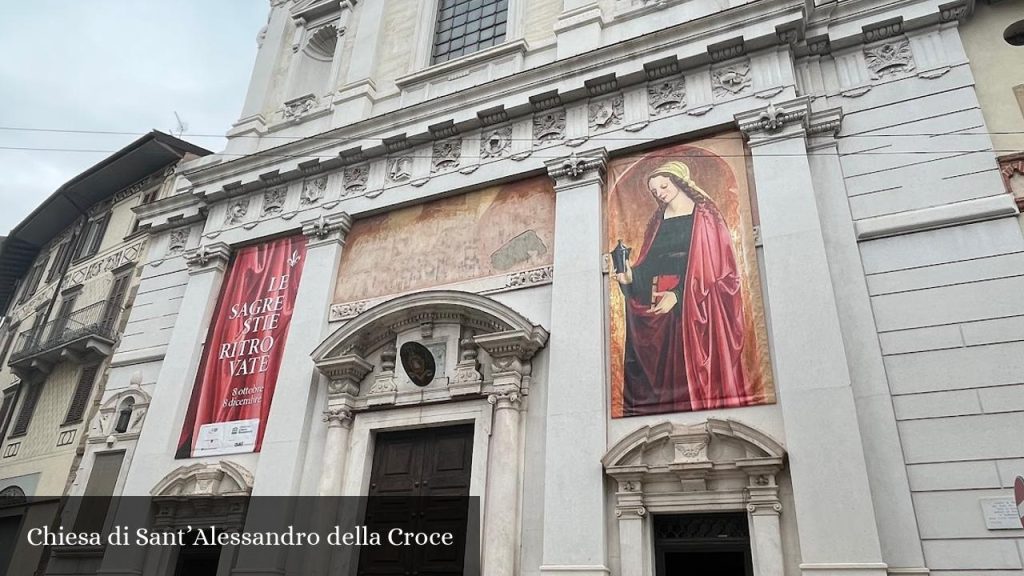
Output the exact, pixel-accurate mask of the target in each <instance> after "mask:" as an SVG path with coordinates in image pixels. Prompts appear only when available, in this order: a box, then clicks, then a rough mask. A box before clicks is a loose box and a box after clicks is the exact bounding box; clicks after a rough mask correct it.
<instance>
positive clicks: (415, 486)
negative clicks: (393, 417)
mask: <svg viewBox="0 0 1024 576" xmlns="http://www.w3.org/2000/svg"><path fill="white" fill-rule="evenodd" d="M472 457H473V426H472V425H464V426H449V427H444V428H421V429H417V430H404V431H401V432H386V433H381V434H378V435H377V438H376V441H375V448H374V454H373V467H372V469H371V472H370V490H369V498H368V499H367V504H366V519H365V525H366V526H367V529H368V530H369V531H370V532H378V533H380V534H381V537H382V538H385V539H386V537H387V534H388V532H389V531H391V530H393V529H395V528H398V529H401V530H402V531H404V532H423V533H435V532H441V533H444V532H451V533H452V534H453V535H454V541H455V545H451V546H422V545H416V546H401V547H392V546H388V545H387V542H384V544H385V545H384V546H379V547H376V546H374V547H363V548H362V549H361V550H360V554H359V574H361V575H367V576H371V575H373V576H385V575H392V574H402V575H407V574H424V575H426V574H430V575H433V576H448V575H451V576H455V575H461V574H462V573H463V562H464V558H465V554H466V536H467V523H468V520H469V511H470V509H471V507H470V501H469V481H470V468H471V466H472Z"/></svg>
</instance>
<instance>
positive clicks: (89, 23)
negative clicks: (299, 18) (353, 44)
mask: <svg viewBox="0 0 1024 576" xmlns="http://www.w3.org/2000/svg"><path fill="white" fill-rule="evenodd" d="M269 10H270V4H269V2H268V1H267V0H32V1H31V2H15V1H11V0H0V54H3V55H4V56H3V58H0V236H4V235H6V234H7V233H8V232H9V231H10V229H11V228H13V227H14V226H15V225H17V224H18V222H20V221H21V220H22V219H23V218H24V217H25V216H27V215H28V213H29V212H31V211H32V209H33V208H35V207H36V206H37V205H38V204H39V203H40V202H41V201H42V200H43V199H44V198H46V197H47V196H48V195H49V194H50V193H52V192H53V191H54V190H55V189H57V187H59V186H60V185H61V184H63V183H64V182H66V181H67V180H69V179H71V178H72V177H74V176H75V175H77V174H78V173H80V172H82V171H83V170H85V169H86V168H88V167H89V166H92V165H93V164H95V163H97V162H99V161H100V160H102V159H103V158H105V157H106V156H108V155H109V152H113V151H116V150H118V149H120V148H121V147H123V146H125V145H126V144H128V143H130V142H131V141H132V140H135V139H136V138H138V137H139V136H140V135H142V134H144V133H146V132H148V131H150V130H152V129H157V130H162V131H165V132H169V131H171V130H172V129H173V128H174V127H175V123H176V122H175V119H174V113H175V112H177V113H178V114H179V115H180V116H181V117H182V119H183V120H184V121H185V122H186V123H187V124H188V130H187V131H186V132H185V134H184V135H183V136H182V137H183V138H184V139H185V140H188V141H190V142H193V143H195V144H198V145H199V146H203V147H205V148H207V149H210V150H213V151H215V152H216V151H219V150H221V149H223V146H224V140H223V138H221V137H201V136H198V135H200V134H216V135H221V134H224V133H225V132H226V131H227V129H228V128H229V127H230V126H231V123H232V122H234V121H235V120H237V119H238V115H239V112H240V111H241V109H242V101H243V99H244V98H245V90H246V88H247V86H248V82H249V75H250V73H251V72H252V65H253V61H254V60H255V58H256V35H257V33H258V32H259V30H260V28H262V27H263V25H264V24H265V23H266V20H267V14H268V13H269ZM11 127H14V128H40V129H56V130H87V131H108V132H109V131H113V132H126V133H128V134H118V135H102V134H70V133H60V132H27V131H16V130H8V129H7V128H11ZM11 147H15V148H65V149H67V148H72V149H89V150H104V151H108V152H107V153H86V152H46V151H38V150H10V149H8V148H11Z"/></svg>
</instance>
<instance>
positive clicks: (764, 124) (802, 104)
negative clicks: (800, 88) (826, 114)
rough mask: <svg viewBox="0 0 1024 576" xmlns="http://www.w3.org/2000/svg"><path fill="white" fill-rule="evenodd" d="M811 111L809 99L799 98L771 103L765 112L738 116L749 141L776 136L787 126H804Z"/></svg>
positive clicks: (755, 111) (741, 127) (758, 111)
mask: <svg viewBox="0 0 1024 576" xmlns="http://www.w3.org/2000/svg"><path fill="white" fill-rule="evenodd" d="M808 111H809V102H808V101H807V98H797V99H796V100H790V101H788V102H780V103H779V104H778V105H776V104H775V103H774V102H769V103H768V106H767V107H766V108H764V109H763V110H754V111H751V112H744V113H742V114H737V115H736V122H737V123H738V124H739V126H740V130H741V131H742V132H743V134H744V136H746V137H747V138H748V139H754V138H756V137H765V136H774V135H776V134H778V133H779V132H781V131H782V129H783V128H785V127H786V126H787V125H794V124H799V125H802V124H803V121H804V119H805V118H806V117H807V114H808Z"/></svg>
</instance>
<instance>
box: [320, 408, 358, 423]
mask: <svg viewBox="0 0 1024 576" xmlns="http://www.w3.org/2000/svg"><path fill="white" fill-rule="evenodd" d="M352 418H353V415H352V411H351V410H349V409H348V408H346V407H344V406H332V407H331V408H328V409H327V410H325V411H324V418H323V420H324V422H326V423H327V427H328V428H351V427H352Z"/></svg>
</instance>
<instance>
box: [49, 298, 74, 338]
mask: <svg viewBox="0 0 1024 576" xmlns="http://www.w3.org/2000/svg"><path fill="white" fill-rule="evenodd" d="M77 298H78V295H77V294H72V295H70V296H65V297H64V300H63V301H61V303H60V309H59V310H58V311H57V318H56V321H57V325H56V326H55V327H54V329H53V331H52V332H51V333H50V334H51V335H53V336H54V337H56V338H60V337H61V336H63V335H64V330H65V329H66V328H67V327H68V320H70V318H71V312H72V311H73V309H74V306H75V300H76V299H77Z"/></svg>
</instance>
